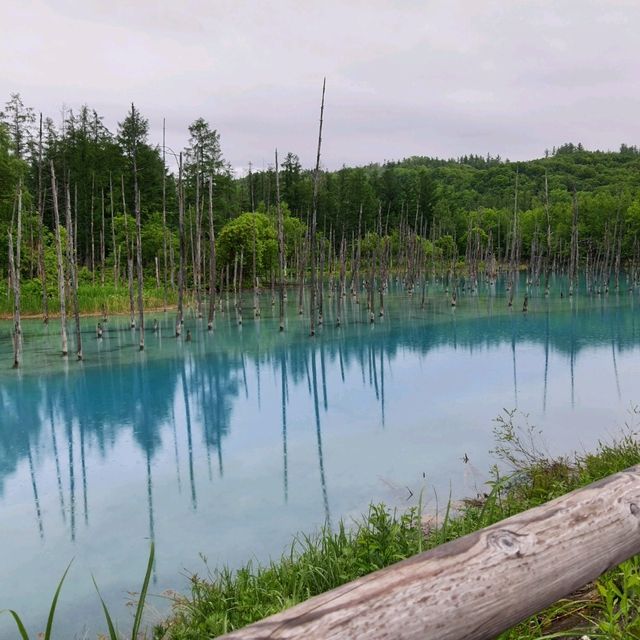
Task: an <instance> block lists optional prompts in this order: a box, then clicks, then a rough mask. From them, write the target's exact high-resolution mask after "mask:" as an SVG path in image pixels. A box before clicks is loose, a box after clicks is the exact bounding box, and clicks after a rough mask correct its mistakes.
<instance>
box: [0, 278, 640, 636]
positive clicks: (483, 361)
mask: <svg viewBox="0 0 640 640" xmlns="http://www.w3.org/2000/svg"><path fill="white" fill-rule="evenodd" d="M292 293H293V292H292ZM523 295H524V285H523V284H521V286H520V290H519V292H518V294H517V296H516V302H515V305H514V309H513V310H509V309H507V306H506V301H505V294H504V288H503V287H498V291H497V292H496V290H495V289H490V290H487V291H482V292H481V293H480V294H479V295H471V294H470V293H468V292H467V293H463V292H461V293H460V296H459V301H458V306H457V308H455V309H453V308H451V306H450V304H449V298H448V296H447V295H446V294H445V293H444V292H443V291H441V290H439V289H431V290H429V291H428V295H427V304H426V305H425V308H424V309H423V308H421V305H420V294H416V296H414V297H413V298H409V297H408V296H407V295H406V294H402V293H397V294H394V295H391V296H388V298H387V302H386V314H385V317H384V318H383V319H382V320H381V319H379V318H377V319H376V320H377V321H376V323H375V324H374V325H370V324H369V323H368V322H367V320H366V317H367V314H366V309H365V308H362V307H364V305H357V304H355V303H354V302H353V301H352V300H351V299H348V300H347V310H346V316H347V318H346V322H345V323H344V324H343V326H342V327H341V328H336V327H335V326H334V323H333V322H332V311H331V309H330V308H328V310H327V313H326V315H325V325H324V327H322V328H321V329H320V331H319V334H318V335H317V336H316V338H315V339H310V338H309V337H308V335H307V333H308V331H307V321H306V319H303V318H300V317H299V316H298V315H297V314H296V312H295V307H297V304H296V302H295V301H294V299H293V298H294V297H295V296H293V295H291V296H290V300H289V305H290V309H289V315H288V328H287V331H286V333H284V334H280V333H279V332H278V321H277V318H274V317H273V315H274V309H273V308H272V307H271V304H270V295H269V294H264V295H263V296H262V300H261V307H262V317H261V318H260V319H259V320H256V319H254V318H253V314H252V313H251V305H250V301H249V300H247V302H246V304H245V313H244V323H243V325H242V326H241V327H239V326H238V324H237V322H236V319H235V315H234V313H233V312H231V313H229V311H228V310H227V311H226V312H225V313H218V315H217V321H216V328H215V331H213V332H207V327H206V320H204V321H203V320H196V319H195V318H193V316H189V317H188V318H187V320H186V328H188V329H190V330H191V332H192V335H193V340H192V342H190V343H187V342H184V341H183V340H176V339H175V338H173V322H174V316H173V314H167V315H166V316H165V315H164V314H159V315H157V316H152V315H150V316H148V317H147V326H148V327H150V326H151V325H152V323H153V318H154V317H157V318H158V320H159V321H160V325H161V330H160V332H159V333H158V334H154V333H153V332H152V331H151V330H147V335H146V350H145V351H144V352H143V353H140V352H139V351H138V350H137V344H138V337H137V333H136V332H135V331H131V330H130V329H129V328H128V321H127V319H126V318H115V317H114V318H110V319H109V321H108V323H107V325H106V329H107V330H106V333H105V336H104V338H103V339H102V340H97V339H96V338H95V323H96V320H95V319H87V320H85V321H83V331H84V333H83V340H84V353H85V361H84V362H83V363H78V362H76V361H75V360H74V359H73V357H71V356H70V357H69V359H67V360H63V359H62V358H60V356H59V355H58V354H59V344H60V338H59V325H56V324H55V323H54V322H52V323H51V324H50V326H49V327H48V328H45V327H43V326H42V324H41V323H39V322H37V321H29V322H25V323H24V349H25V353H24V365H23V367H22V369H21V370H20V371H18V372H16V371H12V370H11V369H10V366H11V363H12V351H11V350H12V346H11V339H10V323H3V324H0V363H2V362H4V363H5V364H6V367H5V366H2V367H0V401H1V403H2V414H1V424H0V516H1V522H2V526H1V527H0V567H2V580H0V609H3V608H6V607H10V608H14V609H17V610H18V611H19V612H20V613H21V615H23V617H24V618H25V619H26V620H27V621H28V626H29V628H30V630H31V631H33V632H35V631H41V630H43V629H44V626H45V621H46V615H47V610H48V606H49V602H50V598H51V595H52V593H53V590H54V588H55V584H56V582H57V580H58V579H59V577H60V576H61V575H62V573H63V571H64V569H65V567H66V565H67V564H68V563H69V561H70V560H71V559H72V558H73V559H74V562H73V565H72V568H71V571H70V573H69V576H68V579H67V582H66V584H65V586H64V588H63V591H62V595H61V598H60V601H59V611H58V615H57V619H56V624H55V630H56V632H57V633H59V634H60V635H59V637H65V638H70V637H74V635H75V636H76V637H83V636H82V634H83V633H85V632H88V633H89V637H95V633H96V632H97V631H100V630H104V628H105V625H104V624H103V620H102V614H101V612H100V609H99V602H98V599H97V596H96V594H95V591H94V589H93V585H92V583H91V575H94V576H95V578H96V581H97V583H98V584H99V586H100V589H101V592H102V594H103V596H104V597H105V599H106V600H107V602H108V603H109V605H110V606H111V607H112V608H113V610H114V612H115V613H116V615H117V617H118V619H119V620H120V622H121V623H122V625H123V628H124V627H125V625H126V626H129V624H130V620H131V619H132V612H131V610H130V608H127V607H126V606H125V605H126V602H127V600H128V595H127V592H128V591H135V590H137V589H138V588H139V585H140V582H141V580H142V576H143V573H144V568H145V565H146V559H147V555H148V549H149V540H150V539H153V540H154V541H155V544H156V554H157V561H156V565H155V568H154V574H153V583H152V587H151V590H152V592H153V593H154V594H156V595H155V596H154V598H152V599H151V601H150V603H151V609H150V611H149V613H148V615H147V620H148V621H149V622H153V620H154V619H157V618H158V617H160V616H161V615H162V613H164V612H165V611H166V609H167V606H168V604H167V600H166V598H165V597H163V596H162V594H163V593H164V592H165V590H168V589H174V590H177V591H181V592H186V591H187V590H188V584H189V581H188V575H189V573H192V572H197V573H199V574H202V573H206V571H207V566H206V565H205V562H204V559H203V557H202V556H204V557H206V560H207V562H208V565H209V566H210V567H215V566H216V565H219V564H222V563H226V564H229V565H231V566H237V565H238V564H240V563H243V562H244V561H246V560H248V559H251V558H256V559H258V560H265V559H268V558H269V557H270V556H277V555H279V554H280V553H281V552H282V551H283V550H284V549H285V548H286V547H287V545H288V543H289V542H290V541H291V538H292V535H293V534H294V533H295V532H297V531H305V532H309V531H312V530H313V529H314V528H317V527H319V526H320V525H322V523H323V522H325V521H327V520H328V521H330V522H332V523H335V522H336V521H337V520H338V519H340V518H346V519H350V518H355V517H358V516H359V515H360V514H361V513H362V512H363V511H364V510H366V507H367V505H368V504H369V502H371V501H385V502H387V503H390V504H392V505H396V506H399V507H406V506H409V505H414V504H416V502H417V500H418V499H419V496H420V495H421V494H422V496H423V498H422V499H423V502H424V504H425V508H426V509H427V510H435V509H436V507H437V505H438V504H442V503H443V502H446V500H447V499H448V496H449V493H450V492H451V493H452V494H453V495H458V496H460V495H469V494H475V493H476V491H478V490H480V489H481V488H482V483H483V480H484V479H485V474H486V472H487V470H488V469H489V466H490V465H491V464H492V463H493V462H494V459H493V458H492V456H491V454H490V449H491V448H492V445H493V442H494V440H493V427H494V424H495V423H494V419H495V418H496V417H497V416H498V415H500V414H501V413H502V411H503V409H509V410H511V409H515V408H517V409H518V411H519V412H520V415H521V416H523V415H525V414H527V415H528V420H529V422H530V423H532V424H535V425H536V426H538V427H540V428H541V429H542V431H543V436H544V440H545V442H546V445H547V446H548V448H549V450H550V451H551V452H554V453H557V452H567V451H571V450H575V449H582V448H585V449H588V448H590V447H592V446H593V445H594V444H595V443H596V442H597V440H598V439H601V438H606V437H608V436H609V435H613V434H616V433H618V432H619V430H620V428H621V427H622V426H623V424H624V423H625V422H627V423H632V422H633V421H634V416H635V413H634V407H635V403H636V402H638V401H640V393H639V392H638V390H637V385H636V384H635V382H636V380H637V379H638V377H637V376H638V374H639V373H640V358H639V355H640V324H638V321H637V316H638V300H637V298H636V297H634V294H632V293H628V292H626V290H625V292H624V293H620V294H616V293H613V292H612V293H610V294H609V295H607V296H597V297H596V296H591V297H589V296H586V295H581V296H576V297H574V298H572V299H569V298H566V297H565V298H562V299H561V298H560V296H559V288H558V287H556V288H554V290H553V292H552V295H551V296H550V297H549V298H545V297H544V296H542V295H541V294H540V293H539V292H538V291H536V290H532V291H531V292H530V294H529V295H530V303H529V312H528V313H527V314H523V313H522V312H521V311H520V309H521V307H522V298H523ZM362 299H363V301H364V296H363V297H362ZM333 302H334V301H332V300H327V306H328V307H330V304H332V303H333ZM70 328H71V324H70ZM185 334H186V330H185ZM72 346H73V337H72V336H71V335H70V347H71V348H70V351H72ZM465 454H466V456H467V457H468V460H469V462H468V463H466V464H465V462H463V458H464V457H465ZM200 554H201V555H200ZM154 609H155V610H157V611H154ZM91 634H93V636H92V635H91ZM14 637H16V633H15V631H14V628H13V627H12V623H11V621H10V619H9V618H8V616H6V614H5V615H4V616H2V617H0V638H14Z"/></svg>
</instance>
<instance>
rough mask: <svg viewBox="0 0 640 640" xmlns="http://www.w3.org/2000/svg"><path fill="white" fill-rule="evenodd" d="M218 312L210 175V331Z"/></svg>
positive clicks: (211, 178)
mask: <svg viewBox="0 0 640 640" xmlns="http://www.w3.org/2000/svg"><path fill="white" fill-rule="evenodd" d="M215 314H216V232H215V229H214V226H213V176H209V318H208V325H207V326H208V328H209V331H211V330H212V329H213V321H214V319H215Z"/></svg>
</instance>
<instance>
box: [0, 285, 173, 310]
mask: <svg viewBox="0 0 640 640" xmlns="http://www.w3.org/2000/svg"><path fill="white" fill-rule="evenodd" d="M154 285H155V283H154ZM135 295H136V296H137V295H138V294H137V291H136V293H135ZM143 299H144V307H145V311H150V310H153V309H162V308H163V304H164V291H163V288H162V287H156V286H151V285H150V284H149V283H146V284H145V287H144V292H143ZM176 299H177V294H176V292H175V291H172V290H171V289H169V290H168V291H167V304H168V305H170V306H171V305H175V303H176ZM135 302H136V305H137V297H136V298H135ZM78 306H79V308H80V313H81V314H82V315H97V314H101V313H103V312H105V311H106V313H107V314H109V315H111V314H121V313H128V312H129V308H130V302H129V289H128V288H127V287H126V286H124V285H120V286H118V287H116V286H115V285H114V284H113V281H110V282H105V284H104V285H101V284H100V283H99V282H96V283H95V284H92V283H83V284H80V286H79V287H78ZM20 307H21V312H22V317H23V318H28V317H38V318H41V317H42V289H41V286H40V283H39V282H38V281H34V280H31V281H28V282H25V283H24V284H23V287H22V292H21V295H20ZM48 308H49V317H51V318H55V317H57V316H59V315H60V299H59V297H58V295H57V293H56V294H54V293H50V294H49V298H48ZM136 308H137V306H136ZM72 309H73V307H72V305H71V303H70V301H67V315H68V316H71V314H72V313H73V311H72ZM12 317H13V297H12V296H11V295H10V294H9V292H8V291H6V290H4V291H3V290H2V287H0V319H10V318H12Z"/></svg>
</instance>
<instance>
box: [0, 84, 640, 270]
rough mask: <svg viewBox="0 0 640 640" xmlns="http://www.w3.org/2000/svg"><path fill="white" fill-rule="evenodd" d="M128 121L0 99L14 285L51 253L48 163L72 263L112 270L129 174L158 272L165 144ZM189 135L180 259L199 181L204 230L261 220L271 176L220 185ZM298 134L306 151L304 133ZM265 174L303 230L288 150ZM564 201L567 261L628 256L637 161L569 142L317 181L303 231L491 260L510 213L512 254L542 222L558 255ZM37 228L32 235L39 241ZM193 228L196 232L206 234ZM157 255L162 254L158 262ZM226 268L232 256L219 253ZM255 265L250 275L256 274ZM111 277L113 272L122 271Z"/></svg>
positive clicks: (303, 180)
mask: <svg viewBox="0 0 640 640" xmlns="http://www.w3.org/2000/svg"><path fill="white" fill-rule="evenodd" d="M133 114H134V115H132V111H131V109H129V110H128V112H125V113H123V119H122V121H121V122H120V123H119V124H118V127H117V130H116V131H115V132H112V131H109V130H108V129H107V128H106V127H105V125H104V124H103V119H102V117H101V116H100V115H99V114H98V113H97V112H96V111H95V110H93V109H91V108H89V107H88V106H83V107H81V108H80V110H79V111H78V112H77V113H76V112H74V111H72V110H66V111H64V112H63V118H62V121H61V122H60V123H59V124H56V123H54V121H53V120H52V119H51V118H49V117H42V116H41V115H39V114H36V112H35V111H34V110H33V109H31V108H29V107H26V106H25V105H24V104H23V103H22V101H21V98H20V96H19V95H12V96H11V98H10V99H9V101H8V102H7V103H6V105H5V108H4V110H3V112H2V118H1V121H2V125H0V268H1V269H3V273H5V274H6V273H7V268H8V259H7V249H6V247H7V232H8V229H9V228H10V226H11V221H12V219H14V218H15V209H16V198H17V196H16V189H17V187H18V184H19V183H20V181H22V191H23V194H22V195H23V212H24V213H23V228H24V234H23V238H22V242H23V250H22V267H21V268H22V271H23V275H25V276H26V277H36V276H37V275H38V270H39V269H41V268H42V265H40V266H39V265H38V256H37V254H38V247H39V243H40V242H42V243H43V244H44V245H45V248H46V246H47V245H50V244H51V240H52V234H53V231H54V226H55V225H54V213H53V202H52V193H51V179H50V166H51V163H53V165H54V167H55V170H56V172H57V174H58V176H59V182H60V184H61V185H64V184H66V183H67V182H68V183H69V186H70V191H71V199H72V203H71V204H72V208H73V209H74V212H75V213H74V219H75V225H76V238H75V243H76V246H77V253H78V263H79V265H80V266H81V267H86V268H88V269H89V270H90V271H91V272H92V273H94V272H96V271H99V270H100V269H106V268H107V267H111V268H112V269H115V268H116V263H117V261H118V252H121V253H122V255H124V253H126V251H125V249H124V244H125V241H126V238H125V235H126V233H125V226H126V222H127V219H126V217H127V216H129V217H130V219H131V217H132V216H133V215H134V208H135V207H134V204H135V203H134V199H135V197H136V196H135V194H134V190H135V189H134V175H135V177H137V182H138V198H139V203H140V213H141V223H142V255H143V264H144V268H145V270H146V271H147V272H148V273H149V275H153V272H154V270H155V259H156V258H159V260H160V262H161V265H162V263H163V262H164V261H165V257H164V255H163V253H164V251H166V252H167V253H168V254H169V253H175V252H177V251H178V227H179V220H178V218H179V215H178V197H177V182H178V173H179V162H180V158H179V151H174V150H173V149H171V148H169V147H168V146H167V145H166V143H165V141H164V140H160V141H150V140H149V135H148V132H149V124H148V120H147V119H146V118H144V116H143V115H142V114H140V113H139V112H137V111H133ZM136 114H137V115H136ZM189 134H190V138H189V144H188V146H187V148H186V149H184V150H183V151H182V163H183V166H182V171H183V180H184V196H185V200H184V206H185V224H186V225H187V227H188V228H189V232H188V233H186V243H187V245H188V246H187V247H186V249H187V252H189V251H193V248H192V247H191V243H192V241H193V244H196V238H195V237H194V236H193V229H192V228H193V227H195V226H197V225H196V218H197V217H198V211H199V210H203V208H204V199H205V198H206V197H207V193H206V191H207V190H206V188H205V184H206V180H207V179H208V178H209V177H213V179H214V186H213V192H212V198H213V202H212V209H213V212H214V228H215V230H216V231H219V230H221V229H222V227H223V226H224V225H225V224H226V223H228V222H229V221H230V220H232V219H234V218H237V217H238V216H239V215H241V214H242V213H243V212H257V211H259V212H262V213H266V214H270V213H272V212H273V211H274V210H275V203H276V178H275V168H274V167H273V166H271V167H269V168H267V169H266V170H263V171H257V172H251V171H250V172H249V173H248V175H246V176H244V177H240V178H237V177H234V176H233V173H232V171H231V169H230V167H229V165H228V164H227V163H226V162H225V161H224V158H223V154H222V149H221V145H220V136H219V134H218V132H217V131H216V130H215V129H213V128H212V127H211V126H210V125H209V123H207V122H206V121H205V120H204V119H197V120H196V121H194V122H193V123H192V124H191V126H190V127H189ZM309 138H310V141H311V140H312V132H310V135H309ZM134 151H135V153H134ZM134 155H135V158H136V165H137V166H136V171H135V174H134V171H133V167H132V164H133V158H134ZM279 169H280V192H281V200H282V203H283V205H284V206H285V207H286V213H288V212H290V213H291V216H293V217H294V218H296V219H297V220H300V221H301V222H302V223H303V224H306V223H307V222H308V220H309V218H310V213H311V210H312V206H313V171H312V170H311V169H306V168H303V167H302V165H301V163H300V160H299V158H298V156H297V155H295V154H294V153H288V154H286V155H284V157H283V158H282V161H281V163H280V167H279ZM516 174H518V196H517V202H516V200H515V188H516ZM545 177H546V180H547V187H546V193H545ZM198 182H200V189H198V184H197V183H198ZM59 188H60V189H63V187H62V186H59ZM198 191H199V193H198ZM574 193H575V194H576V195H577V202H576V204H577V207H578V211H579V213H578V237H579V244H580V247H581V248H583V251H582V252H581V254H582V255H583V256H585V255H587V253H588V252H589V251H590V250H592V251H593V250H597V248H598V247H601V246H603V245H604V244H605V243H606V242H607V238H608V237H609V236H612V234H613V229H614V226H617V230H616V234H617V235H618V236H619V237H621V238H622V240H623V242H622V248H621V249H622V254H623V256H626V257H632V255H633V252H634V251H635V247H636V244H637V235H638V231H639V230H640V198H639V197H638V196H639V193H640V155H639V154H638V150H637V148H636V147H633V146H627V145H622V146H621V148H620V151H619V152H601V151H595V152H591V151H586V150H585V149H584V148H583V147H582V145H580V144H578V145H573V144H565V145H562V146H560V147H558V148H557V149H555V148H554V149H553V150H552V151H551V152H546V153H545V157H543V158H540V159H537V160H531V161H527V162H510V161H508V160H503V159H501V158H500V157H499V156H498V157H492V156H490V155H488V156H475V155H471V156H465V157H462V158H458V159H450V160H442V159H437V158H429V157H413V158H408V159H405V160H402V161H399V162H387V163H385V164H371V165H368V166H366V167H355V168H350V167H343V168H341V169H339V170H337V171H322V172H321V175H320V179H319V181H318V196H317V225H318V232H319V233H321V234H323V235H324V236H325V237H327V238H329V237H330V238H331V239H332V242H333V243H334V245H335V248H336V252H337V251H338V250H339V245H340V240H341V238H342V237H344V238H346V239H347V242H349V243H351V242H352V241H353V239H354V238H355V237H358V236H359V237H364V236H365V235H366V234H367V233H368V232H376V233H377V234H382V235H385V234H391V232H392V231H393V230H397V229H399V228H400V227H401V226H402V225H403V224H406V225H408V226H409V227H411V228H412V229H413V230H414V231H415V232H417V233H420V234H422V235H423V236H424V237H425V238H427V239H432V238H439V237H442V236H450V237H451V238H452V239H453V240H454V241H455V244H456V246H457V249H458V252H459V254H460V255H464V254H465V249H466V245H467V241H468V235H469V232H470V231H471V230H473V231H475V232H479V233H480V235H481V237H482V240H483V242H487V239H488V237H489V236H491V238H492V245H493V247H494V251H495V254H496V257H497V259H498V260H501V259H503V258H504V257H505V256H506V254H507V252H508V250H509V247H510V244H511V242H510V233H511V229H512V226H513V220H514V208H515V209H516V213H517V216H518V224H519V229H520V230H519V231H518V233H519V235H520V237H519V243H520V256H521V257H522V258H523V259H528V258H529V257H530V256H531V253H532V246H534V251H535V244H536V242H537V243H538V244H539V243H540V239H541V238H542V237H543V236H545V235H546V233H547V224H549V226H550V231H551V236H552V237H551V240H552V243H553V247H554V249H555V250H556V251H563V252H565V253H568V251H569V247H570V244H571V224H572V215H573V211H572V209H573V206H574ZM545 198H547V200H546V202H545ZM198 199H199V201H200V202H199V206H196V200H198ZM547 205H548V211H547V210H545V206H547ZM271 218H274V216H273V215H271ZM39 220H41V221H42V223H43V225H44V227H43V231H44V237H43V238H42V239H40V238H39V231H38V229H39V227H38V225H39ZM274 224H275V223H274ZM274 228H275V227H274ZM201 231H202V232H203V233H205V235H206V231H207V230H206V229H203V230H201ZM297 231H298V230H297V229H296V232H297ZM236 240H237V238H236ZM165 245H166V249H165ZM245 257H246V256H245ZM170 259H171V256H169V255H167V257H166V262H169V261H170ZM229 259H231V260H233V256H231V257H230V258H229ZM274 259H275V258H274ZM122 261H123V263H124V262H125V261H124V258H122ZM259 262H261V261H260V260H259ZM45 266H46V265H45ZM220 266H221V265H219V267H220ZM262 266H263V265H262V264H260V265H259V269H260V270H261V271H262ZM121 272H122V273H124V270H123V269H122V268H121ZM263 275H264V274H263Z"/></svg>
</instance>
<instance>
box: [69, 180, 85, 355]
mask: <svg viewBox="0 0 640 640" xmlns="http://www.w3.org/2000/svg"><path fill="white" fill-rule="evenodd" d="M65 195H66V197H65V201H66V207H65V210H66V223H67V262H68V264H69V276H70V281H71V295H72V298H73V315H74V318H75V325H76V355H77V358H78V360H82V335H81V333H80V307H79V304H78V262H77V261H78V254H77V248H76V243H75V238H74V226H73V222H74V221H73V216H72V214H71V192H70V190H69V183H68V182H67V185H66V188H65Z"/></svg>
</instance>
